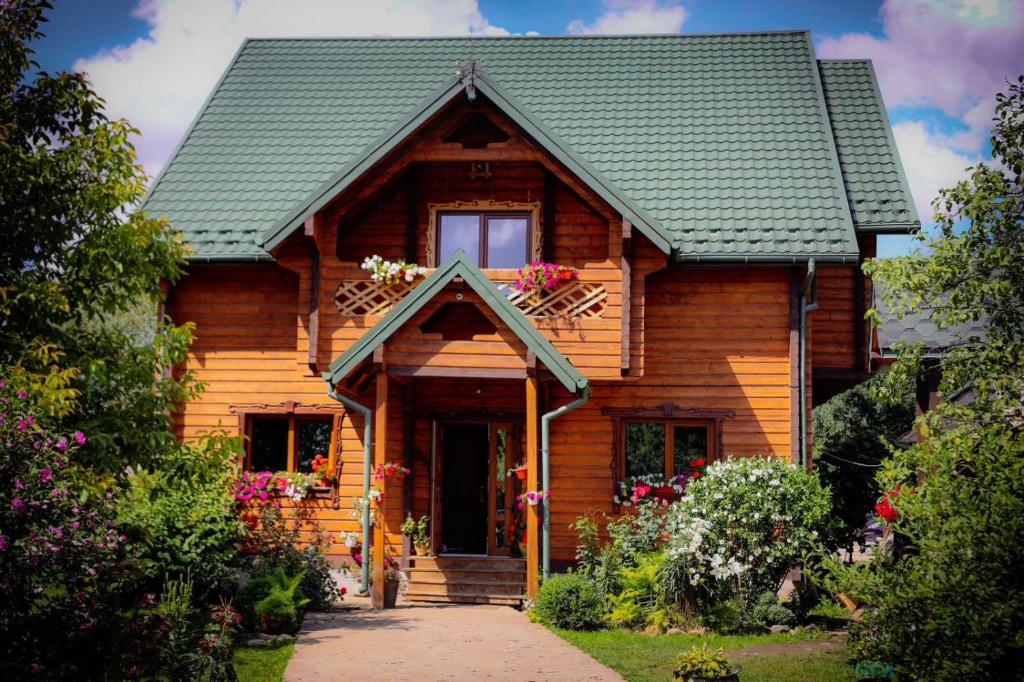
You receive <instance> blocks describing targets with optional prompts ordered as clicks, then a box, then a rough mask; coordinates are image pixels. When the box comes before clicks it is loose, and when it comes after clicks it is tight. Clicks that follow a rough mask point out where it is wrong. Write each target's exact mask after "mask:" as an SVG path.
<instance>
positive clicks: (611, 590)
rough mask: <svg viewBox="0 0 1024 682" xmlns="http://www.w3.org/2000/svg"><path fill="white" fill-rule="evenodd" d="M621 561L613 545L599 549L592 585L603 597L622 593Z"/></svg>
mask: <svg viewBox="0 0 1024 682" xmlns="http://www.w3.org/2000/svg"><path fill="white" fill-rule="evenodd" d="M621 571H622V559H621V557H620V552H619V550H618V548H617V547H615V545H613V544H609V545H606V546H605V547H602V548H601V551H600V553H599V554H598V555H597V564H596V565H595V566H594V585H595V586H596V587H597V591H598V592H600V593H601V594H602V595H603V596H605V597H607V596H609V595H613V594H618V593H619V592H620V591H622V576H621Z"/></svg>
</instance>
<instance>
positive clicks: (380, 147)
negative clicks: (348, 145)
mask: <svg viewBox="0 0 1024 682" xmlns="http://www.w3.org/2000/svg"><path fill="white" fill-rule="evenodd" d="M464 92H465V93H466V96H467V97H470V98H472V97H475V96H476V93H478V92H479V93H482V94H483V95H484V96H486V97H487V99H488V100H489V101H490V102H491V103H492V104H494V105H495V106H496V107H497V108H498V109H499V110H500V111H501V112H502V113H504V114H505V115H506V116H508V117H509V118H510V119H511V120H513V121H514V122H515V123H516V124H517V125H519V126H520V127H521V128H522V129H523V130H524V131H525V132H526V133H527V134H528V135H530V136H531V137H532V138H533V139H534V140H536V141H537V143H538V144H539V145H540V146H541V147H542V148H543V149H544V150H545V151H546V152H548V153H549V154H550V155H551V156H552V157H553V158H554V159H556V160H557V161H558V162H559V163H561V164H562V165H563V166H565V167H566V169H568V170H569V172H571V173H572V174H573V175H575V176H576V177H577V178H578V179H579V180H580V181H581V182H582V183H583V184H585V185H586V186H587V187H588V188H589V189H591V190H592V191H593V192H594V193H595V194H597V195H598V196H599V197H601V198H602V199H603V200H604V201H606V202H608V204H609V205H610V206H611V207H612V208H613V209H615V210H616V211H617V212H618V213H620V214H621V215H622V216H623V217H624V218H626V219H628V220H629V221H630V222H631V223H632V224H633V226H634V227H636V228H637V229H638V230H639V231H640V232H641V234H643V235H644V236H645V237H647V238H648V239H650V240H651V242H652V243H653V244H654V245H655V246H656V247H657V248H658V249H660V250H661V251H662V252H663V253H665V254H668V253H670V252H671V250H672V239H671V235H670V234H669V233H668V232H667V231H666V230H665V229H663V228H662V227H661V226H660V225H659V224H658V223H657V222H656V221H655V220H654V219H653V218H652V217H651V216H649V215H648V214H647V213H646V212H645V211H644V210H643V209H641V208H640V207H639V206H637V205H636V204H634V203H633V202H632V201H630V200H629V199H628V198H627V197H626V196H625V195H624V194H623V193H622V192H621V191H620V190H619V189H618V188H616V187H615V186H614V185H613V184H612V183H611V182H610V181H609V180H608V179H607V178H605V177H604V176H603V175H602V174H601V173H600V171H598V170H597V169H596V168H594V167H593V166H592V165H591V164H590V163H588V162H587V161H585V160H583V159H582V158H581V157H580V156H579V155H578V154H576V153H575V152H574V151H573V150H572V149H571V148H570V147H569V146H568V145H567V144H565V143H564V142H562V141H561V140H560V139H558V137H557V136H556V135H555V134H554V133H553V132H551V131H550V130H549V129H548V128H547V127H546V126H544V124H543V123H541V122H540V121H538V120H537V119H536V118H535V117H534V116H532V115H531V114H530V113H529V112H528V111H527V110H526V109H525V108H524V107H523V106H522V105H521V104H519V103H517V102H516V101H515V100H514V99H513V98H512V97H511V96H510V95H508V94H507V93H506V92H505V91H504V90H502V89H501V88H500V87H499V86H498V85H497V84H496V83H494V82H493V81H491V80H490V79H489V78H488V77H487V76H485V75H484V74H483V73H481V72H480V70H479V69H476V70H475V71H474V73H473V76H472V78H465V79H463V78H458V77H456V78H453V79H452V80H450V81H448V82H446V83H445V85H444V86H443V87H441V89H439V90H438V91H436V92H435V93H434V94H433V95H432V96H430V97H428V98H427V99H426V100H425V101H424V102H423V103H422V104H420V105H419V106H417V107H416V108H415V109H414V110H413V111H412V112H411V113H410V114H409V115H408V116H406V117H405V119H403V120H402V122H400V123H399V124H398V125H397V126H395V127H394V128H392V129H391V130H390V131H389V132H388V133H386V134H385V135H384V136H383V137H381V138H380V139H378V140H377V141H376V142H374V143H373V144H371V145H369V146H368V147H367V148H366V149H365V150H364V151H363V152H362V153H361V154H360V155H359V156H358V157H357V158H356V159H355V160H353V161H352V162H351V163H349V164H348V165H347V166H345V168H343V169H342V170H341V171H340V172H339V173H338V174H337V175H335V176H334V177H332V178H331V179H330V180H328V181H327V182H326V183H324V184H323V185H321V186H320V187H319V188H317V190H316V191H314V192H313V193H312V194H311V195H309V196H308V197H307V198H306V199H304V200H303V201H302V202H301V203H300V204H299V205H298V206H296V207H295V208H294V209H293V210H291V211H289V213H288V214H287V216H285V217H284V218H283V219H282V220H281V221H280V222H278V223H277V225H276V226H275V227H274V228H273V229H271V230H269V231H267V232H266V233H265V234H264V235H263V236H262V238H259V239H257V243H258V244H259V245H260V246H261V247H262V248H263V249H265V250H266V251H270V250H272V249H274V248H275V247H277V246H278V245H280V244H281V243H282V242H283V241H284V240H285V239H287V238H288V236H289V235H291V234H292V233H293V232H294V231H295V230H297V229H299V227H301V226H302V225H303V224H304V223H305V221H306V219H307V218H309V217H310V216H312V215H313V214H315V213H316V212H318V211H320V210H321V209H323V208H324V207H325V206H326V205H327V204H328V203H330V202H331V201H332V200H333V199H334V198H335V197H336V196H337V195H338V194H340V193H341V192H343V191H344V190H345V189H346V188H348V187H349V186H351V185H352V184H353V183H354V182H356V181H357V180H358V179H359V178H361V177H362V176H363V174H364V173H366V172H367V171H369V170H370V169H371V168H373V167H374V166H375V165H376V164H377V163H378V162H380V161H382V160H383V159H384V158H385V157H387V156H388V154H390V153H391V152H392V151H394V150H395V149H396V148H397V147H398V146H399V145H400V144H401V143H402V142H404V141H405V140H407V139H408V138H409V137H410V136H411V135H412V134H413V133H415V132H416V131H417V130H419V129H420V128H421V127H422V126H423V125H424V124H426V123H427V122H428V121H429V120H430V119H431V118H432V117H433V116H434V115H435V114H437V113H438V112H440V111H441V110H442V109H443V108H444V107H445V106H446V105H447V104H448V103H450V102H452V101H453V100H454V99H455V98H456V97H458V96H459V95H460V94H461V93H464Z"/></svg>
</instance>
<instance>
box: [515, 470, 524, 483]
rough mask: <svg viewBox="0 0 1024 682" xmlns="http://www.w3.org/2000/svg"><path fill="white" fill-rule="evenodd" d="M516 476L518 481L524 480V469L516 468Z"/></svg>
mask: <svg viewBox="0 0 1024 682" xmlns="http://www.w3.org/2000/svg"><path fill="white" fill-rule="evenodd" d="M516 478H518V479H519V480H520V481H525V480H526V469H516Z"/></svg>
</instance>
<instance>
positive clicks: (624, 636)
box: [554, 630, 856, 682]
mask: <svg viewBox="0 0 1024 682" xmlns="http://www.w3.org/2000/svg"><path fill="white" fill-rule="evenodd" d="M554 632H555V633H556V634H557V635H559V636H560V637H562V638H563V639H565V640H566V641H568V642H569V643H571V644H573V645H575V646H577V647H579V648H580V649H582V650H583V651H585V652H586V653H588V654H590V655H591V656H593V657H594V658H595V659H597V660H598V661H600V662H601V663H604V664H605V665H606V666H608V667H609V668H611V669H612V670H615V671H616V672H618V673H619V674H620V675H622V676H623V677H625V678H626V679H627V680H629V681H630V682H648V681H655V680H656V681H657V682H665V680H670V679H672V668H673V665H674V663H675V659H676V657H677V656H678V655H679V654H680V653H682V652H683V651H684V650H686V649H688V648H690V647H691V646H694V645H698V644H701V643H707V644H708V645H709V646H711V647H716V648H717V647H721V648H722V649H724V650H725V651H726V655H727V656H728V654H729V652H733V651H736V650H740V649H747V648H750V647H761V646H769V645H771V647H772V651H771V652H770V653H768V652H766V653H764V654H756V655H753V654H752V655H749V656H743V657H741V658H740V657H730V662H731V663H733V664H736V665H740V666H742V668H743V673H742V674H741V676H740V678H741V679H743V680H758V682H850V681H852V680H855V679H856V678H855V677H854V675H853V669H852V668H851V667H850V665H849V664H847V663H846V661H845V658H844V656H843V654H842V652H835V651H807V650H806V649H807V646H806V645H804V646H800V645H801V643H807V642H811V641H813V640H816V639H821V636H820V635H815V634H813V633H785V634H769V635H731V636H727V635H714V634H708V635H660V636H651V635H643V634H640V633H636V632H626V631H623V630H603V631H600V632H570V631H566V630H554ZM786 645H793V650H792V651H791V652H786V651H782V650H780V651H776V650H775V649H776V647H785V646H786Z"/></svg>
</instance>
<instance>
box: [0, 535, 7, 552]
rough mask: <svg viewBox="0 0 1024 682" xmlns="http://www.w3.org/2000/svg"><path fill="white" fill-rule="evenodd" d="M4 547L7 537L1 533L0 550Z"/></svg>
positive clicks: (5, 547) (5, 546)
mask: <svg viewBox="0 0 1024 682" xmlns="http://www.w3.org/2000/svg"><path fill="white" fill-rule="evenodd" d="M5 549H7V538H5V537H4V536H3V535H0V552H2V551H4V550H5Z"/></svg>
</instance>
